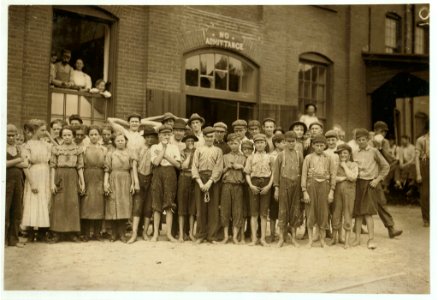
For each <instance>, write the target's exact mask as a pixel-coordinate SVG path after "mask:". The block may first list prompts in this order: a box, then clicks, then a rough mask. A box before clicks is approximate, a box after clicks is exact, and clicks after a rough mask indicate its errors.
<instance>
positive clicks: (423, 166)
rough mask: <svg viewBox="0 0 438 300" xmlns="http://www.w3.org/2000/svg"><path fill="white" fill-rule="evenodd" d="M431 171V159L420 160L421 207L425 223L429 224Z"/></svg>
mask: <svg viewBox="0 0 438 300" xmlns="http://www.w3.org/2000/svg"><path fill="white" fill-rule="evenodd" d="M429 172H430V170H429V159H422V160H420V174H421V178H422V183H421V188H420V205H421V214H422V216H423V221H424V222H429V208H430V207H429V205H430V202H429V201H430V198H429V197H430V196H429V188H430V186H429V185H430V182H429V177H430V173H429Z"/></svg>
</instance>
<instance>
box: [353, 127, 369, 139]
mask: <svg viewBox="0 0 438 300" xmlns="http://www.w3.org/2000/svg"><path fill="white" fill-rule="evenodd" d="M363 136H364V137H366V138H368V137H369V132H368V130H366V129H365V128H357V129H356V131H355V139H358V138H360V137H363Z"/></svg>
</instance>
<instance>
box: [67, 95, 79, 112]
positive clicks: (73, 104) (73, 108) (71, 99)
mask: <svg viewBox="0 0 438 300" xmlns="http://www.w3.org/2000/svg"><path fill="white" fill-rule="evenodd" d="M66 96H67V101H66V102H67V103H66V112H65V113H66V115H67V116H70V115H73V114H77V113H78V95H68V94H67V95H66Z"/></svg>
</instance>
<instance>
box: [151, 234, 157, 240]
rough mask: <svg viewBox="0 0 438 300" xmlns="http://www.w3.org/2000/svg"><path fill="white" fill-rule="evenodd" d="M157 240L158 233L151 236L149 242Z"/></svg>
mask: <svg viewBox="0 0 438 300" xmlns="http://www.w3.org/2000/svg"><path fill="white" fill-rule="evenodd" d="M157 241H158V235H155V234H154V236H153V237H152V238H151V242H157Z"/></svg>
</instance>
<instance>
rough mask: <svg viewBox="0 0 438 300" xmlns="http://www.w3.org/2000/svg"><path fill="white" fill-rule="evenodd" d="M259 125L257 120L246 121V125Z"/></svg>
mask: <svg viewBox="0 0 438 300" xmlns="http://www.w3.org/2000/svg"><path fill="white" fill-rule="evenodd" d="M256 126H257V127H259V128H260V127H261V125H260V122H259V121H258V120H250V121H248V127H256Z"/></svg>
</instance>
